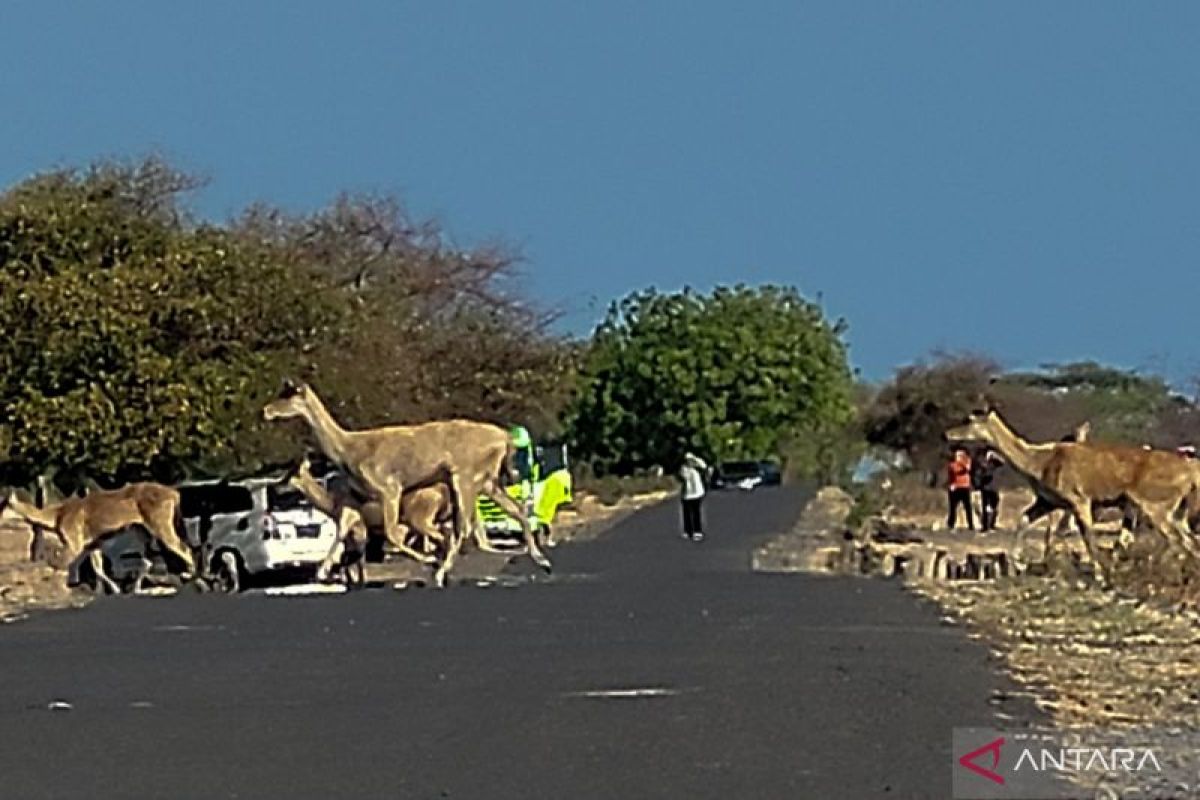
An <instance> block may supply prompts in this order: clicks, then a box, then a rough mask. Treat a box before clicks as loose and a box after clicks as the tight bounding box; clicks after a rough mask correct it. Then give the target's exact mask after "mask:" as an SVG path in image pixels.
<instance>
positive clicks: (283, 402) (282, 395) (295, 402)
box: [263, 381, 312, 420]
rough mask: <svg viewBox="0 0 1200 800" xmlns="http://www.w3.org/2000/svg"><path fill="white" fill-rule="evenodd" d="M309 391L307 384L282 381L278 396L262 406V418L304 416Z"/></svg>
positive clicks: (307, 406)
mask: <svg viewBox="0 0 1200 800" xmlns="http://www.w3.org/2000/svg"><path fill="white" fill-rule="evenodd" d="M311 391H312V390H311V389H309V388H308V385H307V384H304V383H300V384H296V383H292V382H291V381H284V382H283V389H282V390H281V391H280V392H279V396H278V397H276V398H275V399H274V400H272V401H271V402H269V403H267V404H266V405H265V406H263V419H268V420H272V419H290V418H292V417H303V416H306V415H307V413H308V409H309V405H308V398H309V394H310V393H311Z"/></svg>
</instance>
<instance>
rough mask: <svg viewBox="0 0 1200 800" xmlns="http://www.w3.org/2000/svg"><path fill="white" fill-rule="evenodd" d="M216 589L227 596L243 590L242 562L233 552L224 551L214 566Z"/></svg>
mask: <svg viewBox="0 0 1200 800" xmlns="http://www.w3.org/2000/svg"><path fill="white" fill-rule="evenodd" d="M213 578H214V588H215V589H216V590H217V591H219V592H224V593H226V594H236V593H238V592H240V591H241V589H242V561H241V559H240V558H238V554H237V553H235V552H233V551H232V550H222V551H221V552H220V553H218V554H217V558H216V563H215V564H213Z"/></svg>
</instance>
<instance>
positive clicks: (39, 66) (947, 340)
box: [0, 0, 1200, 379]
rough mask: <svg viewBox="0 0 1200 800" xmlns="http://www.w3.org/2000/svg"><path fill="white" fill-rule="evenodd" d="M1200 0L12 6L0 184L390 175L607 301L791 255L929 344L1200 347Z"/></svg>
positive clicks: (800, 267)
mask: <svg viewBox="0 0 1200 800" xmlns="http://www.w3.org/2000/svg"><path fill="white" fill-rule="evenodd" d="M1198 41H1200V5H1197V4H1194V3H1191V4H1188V3H1166V2H1164V3H1153V4H1140V3H1139V4H1134V3H1108V2H1086V3H1071V2H1056V3H1035V2H1004V3H963V2H938V3H915V2H913V3H907V2H906V3H899V2H889V3H884V2H871V3H850V2H834V3H799V2H786V3H785V2H750V3H732V2H730V3H712V2H698V1H695V0H694V1H693V2H654V1H653V0H642V1H641V2H627V1H626V0H607V1H606V2H582V1H580V2H572V1H570V0H557V1H556V2H551V1H550V0H546V1H545V2H532V1H530V0H507V1H506V2H497V1H496V0H490V1H489V0H471V1H470V2H467V1H465V0H464V1H462V2H455V1H454V0H437V1H436V2H434V1H433V0H429V1H428V2H420V3H418V2H401V1H399V0H392V1H390V2H389V1H387V0H371V1H367V0H363V1H361V2H355V1H354V0H342V1H341V2H338V3H332V2H322V3H318V2H312V1H311V0H292V1H291V2H253V0H242V1H241V2H228V1H227V0H205V2H191V3H184V2H179V3H162V2H149V1H147V2H119V1H118V0H109V2H104V3H99V2H52V1H51V0H42V1H41V2H29V1H28V0H7V1H6V2H4V3H3V4H0V109H3V113H2V114H0V182H2V183H4V184H6V185H7V184H10V183H12V182H14V181H16V180H19V179H21V178H23V177H25V176H27V175H29V174H31V173H33V172H36V171H38V170H42V169H46V168H49V167H52V166H56V165H74V164H82V163H86V162H87V161H89V160H91V159H93V158H96V157H100V156H108V155H117V156H136V155H141V154H145V153H147V152H160V153H162V154H164V155H166V156H167V157H169V158H170V159H172V160H173V161H174V162H175V163H177V164H179V165H181V166H184V167H186V168H189V169H193V170H196V171H198V172H201V173H204V174H206V175H208V176H209V177H210V178H211V184H210V186H209V187H208V188H207V189H206V190H205V191H204V192H203V193H202V194H201V195H200V196H199V197H198V198H197V204H198V207H199V209H200V210H201V211H202V212H203V213H204V214H206V215H208V216H211V217H214V218H224V217H226V216H228V215H230V214H232V213H235V212H236V211H237V210H239V209H240V208H242V207H244V206H245V205H246V204H248V203H250V202H253V201H256V200H265V201H268V202H272V203H275V204H278V205H282V206H284V207H286V208H290V209H293V210H307V209H313V208H316V207H318V206H320V205H322V204H324V203H326V202H328V201H329V200H330V199H331V198H332V197H333V196H334V195H335V194H336V193H337V192H338V191H340V190H343V189H348V190H366V191H379V192H395V193H398V194H399V195H400V196H401V197H403V198H404V199H405V201H406V202H407V203H408V205H409V206H410V207H411V208H412V209H413V210H414V211H416V212H418V213H421V214H431V215H436V216H438V217H439V218H440V219H441V220H442V221H443V222H444V223H445V224H446V226H447V227H448V228H449V230H450V231H451V232H452V233H453V234H454V236H455V237H456V238H457V239H458V240H460V241H462V242H465V243H469V242H473V241H481V240H485V239H490V238H493V237H503V238H505V239H508V240H510V241H512V242H515V243H517V244H519V245H520V246H521V247H522V248H523V249H524V252H525V254H526V255H527V257H528V263H527V264H526V278H525V280H526V283H527V286H528V288H529V289H530V290H531V291H533V292H535V293H536V294H537V295H538V296H539V297H540V298H542V299H543V300H544V301H545V302H547V303H550V304H555V305H559V306H561V307H562V308H563V309H564V310H565V311H566V312H567V316H566V318H565V321H564V324H565V325H566V326H567V327H568V328H569V329H571V330H573V331H577V332H584V331H587V330H589V329H590V327H591V325H592V324H593V323H594V322H595V320H596V319H597V318H598V316H599V315H600V314H601V313H602V311H603V308H604V306H605V305H606V304H607V302H608V301H609V300H611V299H613V298H614V297H617V296H620V295H622V294H624V293H626V292H627V291H629V290H632V289H635V288H640V287H644V286H647V285H656V286H658V287H660V288H666V289H673V288H677V287H680V286H682V285H684V284H691V285H694V286H698V287H701V288H707V287H710V286H712V285H714V284H717V283H730V282H736V281H745V282H751V283H758V282H767V281H770V282H779V283H789V284H794V285H796V286H798V287H800V289H801V290H802V291H803V292H805V293H806V294H807V295H809V296H811V297H816V296H817V295H818V294H819V295H820V296H821V298H822V302H823V303H824V305H825V307H826V308H827V309H828V310H829V312H830V313H831V314H833V315H837V316H845V317H846V318H847V319H848V320H849V323H850V331H851V332H850V341H851V345H852V351H851V354H852V359H853V361H854V363H855V364H856V365H857V366H858V367H860V368H861V369H862V370H863V373H864V374H865V375H866V376H868V377H872V378H878V377H883V376H886V375H887V374H889V373H890V372H891V370H892V369H893V368H894V367H895V366H897V365H899V364H902V363H905V362H909V361H912V360H913V359H915V358H917V357H920V356H921V355H923V354H925V353H927V352H928V351H929V350H931V349H933V348H950V349H971V350H979V351H984V352H987V353H990V354H992V355H994V356H996V357H998V358H999V359H1001V360H1002V361H1003V362H1004V363H1007V364H1009V365H1011V366H1030V365H1036V364H1038V363H1042V362H1052V361H1064V360H1071V359H1078V358H1097V359H1100V360H1104V361H1108V362H1111V363H1116V364H1120V365H1123V366H1129V367H1138V368H1143V369H1149V370H1155V371H1159V372H1166V373H1167V374H1169V375H1170V376H1171V377H1172V378H1175V379H1182V378H1184V377H1186V376H1189V375H1192V374H1194V373H1198V372H1200V353H1197V350H1196V347H1195V345H1194V343H1193V342H1194V333H1193V331H1194V330H1195V328H1196V319H1195V315H1196V292H1195V289H1196V285H1197V281H1196V279H1195V261H1196V254H1197V252H1200V247H1198V245H1200V225H1198V224H1197V214H1198V211H1200V202H1198V201H1200V197H1198V194H1200V149H1198V143H1200V97H1198V95H1200V81H1198V80H1197V76H1198V75H1200V47H1197V46H1196V43H1197V42H1198Z"/></svg>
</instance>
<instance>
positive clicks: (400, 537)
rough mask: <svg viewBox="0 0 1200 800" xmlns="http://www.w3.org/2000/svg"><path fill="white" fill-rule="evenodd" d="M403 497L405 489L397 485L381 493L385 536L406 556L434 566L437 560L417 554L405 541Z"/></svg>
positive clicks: (389, 486) (405, 527) (388, 487)
mask: <svg viewBox="0 0 1200 800" xmlns="http://www.w3.org/2000/svg"><path fill="white" fill-rule="evenodd" d="M403 497H404V487H403V486H400V485H399V484H396V483H391V484H389V485H388V486H387V488H386V489H385V490H384V491H383V492H382V493H381V496H380V510H381V511H382V512H383V532H384V535H386V536H387V538H388V542H390V543H391V545H392V547H394V548H395V549H396V550H399V551H400V552H401V553H403V554H404V555H406V556H408V557H409V558H412V559H415V560H416V561H419V562H420V563H422V564H432V563H433V562H434V561H435V560H436V559H434V558H433V557H432V556H427V555H425V554H424V553H419V552H417V551H416V550H414V549H413V548H411V547H409V545H408V542H406V541H405V535H406V533H407V532H408V528H407V526H403V525H401V524H400V501H401V498H403Z"/></svg>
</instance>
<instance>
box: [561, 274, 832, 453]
mask: <svg viewBox="0 0 1200 800" xmlns="http://www.w3.org/2000/svg"><path fill="white" fill-rule="evenodd" d="M844 333H845V325H844V324H843V323H842V322H840V321H839V322H836V323H832V324H831V323H829V322H828V321H827V320H826V319H825V318H824V315H823V314H822V311H821V309H820V308H819V307H818V306H816V305H815V304H813V303H810V302H808V301H806V300H805V299H804V298H803V297H801V296H800V294H799V293H798V292H797V291H796V290H795V289H792V288H786V287H779V286H765V287H761V288H750V287H746V286H740V285H739V286H736V287H732V288H729V287H722V288H718V289H716V290H715V291H713V292H712V293H711V294H708V295H705V294H700V293H697V292H694V291H691V290H684V291H682V292H677V293H672V294H660V293H658V292H656V291H654V290H649V291H642V292H635V293H633V294H631V295H629V296H627V297H626V298H624V299H623V300H621V301H619V302H617V303H614V304H613V305H612V307H611V308H610V310H609V312H608V315H607V317H606V318H605V320H604V321H603V322H602V323H601V324H600V326H599V327H598V328H597V330H596V331H595V334H594V336H593V340H592V342H591V344H590V346H589V347H588V348H587V351H586V353H585V355H584V356H583V360H582V365H581V368H580V375H579V386H578V391H577V393H576V395H575V398H574V400H573V403H572V406H571V408H570V410H569V412H568V415H567V426H568V430H569V432H570V436H571V439H572V441H573V442H574V443H575V447H576V451H577V452H578V453H579V454H580V455H581V456H583V457H584V458H585V459H589V460H591V461H592V463H593V466H594V468H595V469H596V470H597V471H598V472H602V473H610V472H615V473H628V472H630V471H633V470H636V469H640V468H647V467H651V466H654V465H660V466H666V467H671V468H673V467H674V466H675V465H677V463H678V462H679V460H680V459H681V457H682V455H683V453H684V451H685V450H687V449H692V450H695V451H696V452H698V453H701V454H704V455H705V456H707V457H709V458H713V459H717V460H721V459H728V458H735V457H752V458H759V457H763V456H766V455H768V454H774V453H778V452H779V451H780V447H781V444H782V443H783V442H784V441H785V440H787V439H788V438H789V437H794V436H797V435H802V434H804V433H809V434H814V435H815V434H817V433H820V432H823V431H828V430H833V429H840V428H841V427H843V426H844V425H846V424H847V423H848V422H849V421H850V420H851V419H852V417H853V408H852V403H851V393H852V380H851V375H850V369H849V367H848V365H847V360H846V346H845V344H844V342H843V341H842V336H843V335H844Z"/></svg>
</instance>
